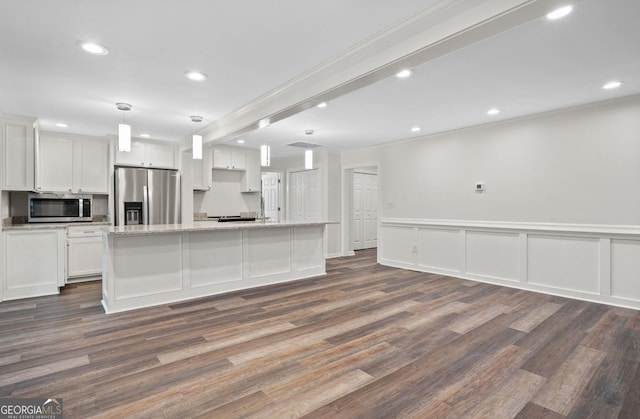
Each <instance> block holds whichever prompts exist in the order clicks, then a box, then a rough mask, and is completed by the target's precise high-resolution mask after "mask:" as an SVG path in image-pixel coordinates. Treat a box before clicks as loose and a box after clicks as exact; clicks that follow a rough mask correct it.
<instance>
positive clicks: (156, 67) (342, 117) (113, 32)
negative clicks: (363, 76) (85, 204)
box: [0, 0, 640, 156]
mask: <svg viewBox="0 0 640 419" xmlns="http://www.w3.org/2000/svg"><path fill="white" fill-rule="evenodd" d="M434 2H435V0H402V1H397V0H396V1H393V2H391V1H385V0H375V1H372V0H349V1H344V0H323V1H321V2H309V1H301V0H277V1H266V0H242V1H221V0H183V1H180V2H177V1H168V0H162V1H158V0H136V1H126V0H99V1H98V0H93V1H78V0H57V1H55V2H54V1H51V0H29V1H24V0H0V10H1V13H0V110H1V111H3V112H5V113H8V114H14V115H26V116H33V117H37V118H38V119H39V121H40V126H41V129H43V130H49V131H63V129H61V128H58V127H56V126H55V123H57V122H65V123H67V124H69V128H67V129H65V130H66V131H68V132H73V133H80V134H89V135H98V136H104V135H113V134H115V131H116V124H117V123H118V122H120V121H121V119H122V113H121V112H120V111H118V110H117V109H116V106H115V103H116V102H128V103H131V104H132V105H133V110H132V111H130V112H127V114H126V120H127V122H128V123H130V124H131V125H132V127H133V134H134V136H138V135H140V134H141V133H143V132H146V133H149V134H150V135H151V137H152V138H155V139H160V140H173V141H179V140H181V139H182V138H184V137H186V136H188V135H189V134H190V133H192V132H194V131H195V130H196V129H198V128H200V127H202V126H203V125H205V124H208V123H211V122H213V121H215V120H216V119H218V118H220V117H222V116H224V115H226V114H228V113H230V112H231V111H233V110H235V109H237V108H239V107H240V106H242V105H244V104H246V103H248V102H250V101H251V100H252V99H254V98H256V97H258V96H261V95H263V94H264V93H266V92H268V91H270V90H272V89H273V88H275V87H277V86H279V85H281V84H283V83H285V82H286V81H288V80H290V79H291V78H293V77H295V76H296V75H298V74H300V73H302V72H304V71H306V70H309V69H310V68H312V67H314V66H316V65H318V64H320V63H321V62H323V61H325V60H327V59H329V58H331V57H334V56H336V55H338V54H339V53H341V52H343V51H345V50H347V49H348V48H350V47H351V46H353V45H354V44H356V43H358V42H359V41H361V40H363V39H365V38H367V37H369V36H371V35H373V34H375V33H378V32H379V31H381V30H383V29H384V28H386V27H388V26H390V25H392V24H394V23H395V22H397V21H399V20H401V19H403V18H405V17H407V16H411V15H412V14H414V13H416V12H417V11H419V10H422V9H423V8H425V7H427V6H428V5H430V4H431V3H434ZM364 11H366V12H364ZM638 16H640V1H638V0H606V1H603V0H584V1H582V2H580V3H579V4H578V5H577V7H576V9H575V11H574V12H573V13H572V14H571V15H569V16H568V17H567V18H565V19H562V20H560V21H554V22H551V21H547V20H545V19H537V20H535V21H532V22H529V23H527V24H525V25H522V26H520V27H517V28H515V29H513V30H510V31H508V32H505V33H502V34H500V35H497V36H494V37H493V38H490V39H487V40H484V41H481V42H478V43H476V44H475V45H472V46H469V47H467V48H464V49H462V50H459V51H457V52H454V53H451V54H449V55H446V56H444V57H441V58H439V59H436V60H433V61H431V62H428V63H425V64H422V65H420V66H418V67H416V68H415V69H414V74H413V76H412V77H410V78H408V79H402V80H400V79H397V78H395V77H392V78H388V79H385V80H381V81H379V82H377V83H375V84H372V85H369V86H367V87H364V88H362V89H360V90H357V91H355V92H351V93H349V94H346V95H344V96H342V97H340V98H337V99H335V100H333V101H332V102H331V103H330V104H329V106H328V107H327V108H324V109H317V108H313V109H309V110H307V111H305V112H302V113H299V114H297V115H294V116H292V117H290V118H288V119H286V120H283V121H280V122H277V123H275V124H273V125H272V126H271V127H269V128H268V131H269V132H268V136H269V142H270V144H272V146H273V155H274V156H286V155H292V154H302V150H300V149H294V148H290V147H286V146H282V145H281V146H278V145H279V144H286V143H289V142H294V141H310V142H314V143H318V144H322V145H323V146H325V147H326V148H328V149H331V150H336V151H339V150H349V149H355V148H359V147H364V146H368V145H373V144H379V143H384V142H389V141H397V140H402V139H406V138H411V137H414V136H417V135H424V134H427V133H433V132H441V131H445V130H451V129H456V128H461V127H466V126H470V125H475V124H482V123H486V122H490V121H494V120H499V119H505V118H513V117H517V116H521V115H526V114H531V113H538V112H543V111H548V110H552V109H558V108H563V107H567V106H572V105H577V104H583V103H589V102H594V101H599V100H606V99H609V98H613V97H619V96H626V95H630V94H638V93H640V81H638V74H640V48H638V45H639V44H640V42H639V41H640V25H638V24H637V22H636V21H637V17H638ZM79 40H92V41H97V42H99V43H101V44H103V45H105V46H107V47H108V48H109V49H110V54H109V55H107V56H90V55H87V54H85V53H83V52H82V51H81V50H80V49H79V48H78V47H77V45H76V42H77V41H79ZM193 69H195V70H200V71H203V72H205V73H206V74H208V76H209V78H208V80H207V81H205V82H203V83H196V82H193V81H190V80H187V79H186V78H184V77H183V74H184V72H186V71H188V70H193ZM614 79H621V80H624V81H625V84H624V85H623V86H622V87H621V88H619V89H617V90H614V91H605V90H602V89H601V86H602V85H603V84H604V83H605V82H607V81H609V80H614ZM493 106H495V107H499V108H500V109H501V110H502V113H501V114H500V115H498V116H494V117H488V116H487V115H486V111H487V110H488V109H489V108H490V107H493ZM189 115H202V116H203V117H204V122H203V124H200V125H198V124H194V123H192V122H190V120H189ZM415 125H418V126H420V127H421V128H422V131H421V132H420V133H418V134H415V133H412V132H410V131H409V129H410V128H411V127H412V126H415ZM307 129H313V130H315V133H314V135H313V136H306V135H305V134H304V131H305V130H307ZM261 131H263V130H259V131H254V132H252V133H248V134H245V135H243V139H245V140H246V144H245V145H246V146H257V145H259V144H260V143H262V142H263V140H264V135H265V134H264V133H263V132H261ZM233 143H235V140H234V141H233Z"/></svg>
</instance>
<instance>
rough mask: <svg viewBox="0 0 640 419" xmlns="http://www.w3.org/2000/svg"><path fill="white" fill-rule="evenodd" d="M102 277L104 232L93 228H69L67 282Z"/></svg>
mask: <svg viewBox="0 0 640 419" xmlns="http://www.w3.org/2000/svg"><path fill="white" fill-rule="evenodd" d="M101 275H102V232H101V230H100V228H96V227H91V226H77V227H76V226H70V227H68V228H67V282H77V281H80V280H83V279H84V280H93V279H95V277H97V276H101Z"/></svg>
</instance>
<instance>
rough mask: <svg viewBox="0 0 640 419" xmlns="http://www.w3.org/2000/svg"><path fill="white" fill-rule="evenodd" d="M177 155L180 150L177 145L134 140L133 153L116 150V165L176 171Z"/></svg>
mask: <svg viewBox="0 0 640 419" xmlns="http://www.w3.org/2000/svg"><path fill="white" fill-rule="evenodd" d="M116 147H117V145H116ZM177 154H178V149H177V146H176V145H175V144H172V143H161V142H152V141H142V140H133V139H132V140H131V151H129V152H125V151H118V150H117V148H116V164H117V165H123V166H141V167H157V168H159V169H176V168H177Z"/></svg>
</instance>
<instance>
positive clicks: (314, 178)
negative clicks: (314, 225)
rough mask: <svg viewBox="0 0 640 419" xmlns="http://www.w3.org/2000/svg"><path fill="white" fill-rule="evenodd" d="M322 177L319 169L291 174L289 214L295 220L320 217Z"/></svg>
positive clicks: (308, 219)
mask: <svg viewBox="0 0 640 419" xmlns="http://www.w3.org/2000/svg"><path fill="white" fill-rule="evenodd" d="M319 182H320V178H319V176H318V170H317V169H314V170H305V171H300V172H291V173H290V174H289V207H288V208H289V211H290V212H289V214H288V218H290V219H292V220H295V221H315V220H319V219H320V215H321V214H322V207H321V206H320V185H319Z"/></svg>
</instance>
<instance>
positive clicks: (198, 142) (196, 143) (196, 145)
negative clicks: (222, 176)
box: [192, 135, 202, 160]
mask: <svg viewBox="0 0 640 419" xmlns="http://www.w3.org/2000/svg"><path fill="white" fill-rule="evenodd" d="M192 149H193V158H194V159H195V160H202V135H194V136H193V144H192Z"/></svg>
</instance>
